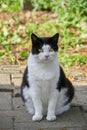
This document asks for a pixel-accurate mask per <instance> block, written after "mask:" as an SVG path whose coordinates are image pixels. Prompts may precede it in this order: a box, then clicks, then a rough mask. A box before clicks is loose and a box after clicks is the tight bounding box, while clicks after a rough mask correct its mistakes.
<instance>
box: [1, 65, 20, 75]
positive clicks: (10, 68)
mask: <svg viewBox="0 0 87 130" xmlns="http://www.w3.org/2000/svg"><path fill="white" fill-rule="evenodd" d="M1 68H2V70H3V73H8V74H11V73H19V72H20V68H19V66H18V65H4V66H1Z"/></svg>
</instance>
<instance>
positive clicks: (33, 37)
mask: <svg viewBox="0 0 87 130" xmlns="http://www.w3.org/2000/svg"><path fill="white" fill-rule="evenodd" d="M31 40H32V42H36V41H37V40H38V37H37V36H36V35H35V34H34V33H32V34H31Z"/></svg>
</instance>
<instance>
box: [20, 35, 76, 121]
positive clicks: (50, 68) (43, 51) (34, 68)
mask: <svg viewBox="0 0 87 130" xmlns="http://www.w3.org/2000/svg"><path fill="white" fill-rule="evenodd" d="M58 38H59V34H58V33H56V34H55V35H53V36H52V37H38V36H36V35H35V34H32V35H31V41H32V50H31V52H30V55H29V57H28V65H27V67H26V69H25V72H24V76H23V81H22V84H21V96H22V99H23V101H24V103H25V106H26V108H27V111H28V112H29V113H30V114H31V115H32V120H33V121H40V120H42V118H43V116H44V115H46V119H47V120H48V121H54V120H56V116H57V115H60V114H62V113H63V112H65V111H67V110H68V109H69V108H70V104H71V101H72V99H73V96H74V87H73V85H72V83H71V82H70V81H69V80H68V79H67V78H66V76H65V74H64V71H63V69H62V67H61V66H60V65H59V62H58V57H57V53H58V45H57V43H58Z"/></svg>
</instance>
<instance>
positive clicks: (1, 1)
mask: <svg viewBox="0 0 87 130" xmlns="http://www.w3.org/2000/svg"><path fill="white" fill-rule="evenodd" d="M0 5H1V9H0V11H3V12H6V11H19V10H20V2H19V0H0Z"/></svg>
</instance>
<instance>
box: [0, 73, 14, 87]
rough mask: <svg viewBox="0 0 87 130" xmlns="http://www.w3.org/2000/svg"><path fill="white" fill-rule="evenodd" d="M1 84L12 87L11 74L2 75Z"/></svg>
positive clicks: (0, 77)
mask: <svg viewBox="0 0 87 130" xmlns="http://www.w3.org/2000/svg"><path fill="white" fill-rule="evenodd" d="M0 84H2V85H10V84H11V82H10V75H9V74H0Z"/></svg>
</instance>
